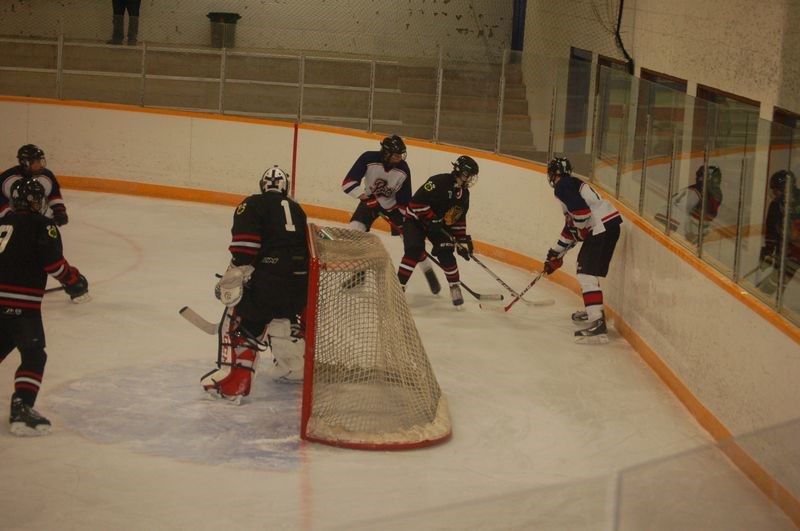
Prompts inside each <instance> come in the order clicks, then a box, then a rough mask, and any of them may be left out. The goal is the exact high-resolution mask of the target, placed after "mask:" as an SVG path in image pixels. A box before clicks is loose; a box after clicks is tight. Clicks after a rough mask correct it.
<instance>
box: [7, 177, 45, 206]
mask: <svg viewBox="0 0 800 531" xmlns="http://www.w3.org/2000/svg"><path fill="white" fill-rule="evenodd" d="M10 194H11V197H10V198H9V203H11V208H12V209H13V210H31V211H33V212H39V211H41V209H42V204H44V186H42V183H40V182H39V181H37V180H36V179H27V178H23V179H19V180H17V181H14V182H13V183H12V184H11V190H10Z"/></svg>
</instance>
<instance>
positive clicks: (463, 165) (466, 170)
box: [452, 155, 478, 188]
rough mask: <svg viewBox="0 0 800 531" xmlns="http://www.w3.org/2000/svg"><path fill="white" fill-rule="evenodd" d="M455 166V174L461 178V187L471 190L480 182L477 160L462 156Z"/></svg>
mask: <svg viewBox="0 0 800 531" xmlns="http://www.w3.org/2000/svg"><path fill="white" fill-rule="evenodd" d="M452 164H453V174H454V175H455V176H456V177H460V178H461V186H463V187H464V188H469V187H470V186H473V185H474V184H475V183H476V182H477V181H478V163H477V162H475V159H473V158H472V157H468V156H466V155H461V156H460V157H458V158H457V159H456V161H455V162H453V163H452Z"/></svg>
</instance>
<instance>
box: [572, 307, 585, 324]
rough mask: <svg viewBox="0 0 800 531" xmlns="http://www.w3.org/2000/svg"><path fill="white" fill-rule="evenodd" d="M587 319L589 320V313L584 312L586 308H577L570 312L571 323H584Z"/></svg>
mask: <svg viewBox="0 0 800 531" xmlns="http://www.w3.org/2000/svg"><path fill="white" fill-rule="evenodd" d="M588 320H589V314H588V313H586V310H578V311H577V312H575V313H573V314H572V322H573V323H585V322H586V321H588Z"/></svg>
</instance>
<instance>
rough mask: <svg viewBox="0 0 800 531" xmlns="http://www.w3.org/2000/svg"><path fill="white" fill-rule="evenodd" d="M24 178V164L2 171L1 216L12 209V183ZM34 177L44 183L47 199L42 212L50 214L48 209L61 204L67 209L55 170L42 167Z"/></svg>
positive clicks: (0, 186)
mask: <svg viewBox="0 0 800 531" xmlns="http://www.w3.org/2000/svg"><path fill="white" fill-rule="evenodd" d="M22 178H24V174H23V168H22V166H14V167H13V168H9V169H7V170H6V171H4V172H3V173H0V218H1V217H3V216H4V215H6V214H7V213H8V211H9V210H10V205H9V202H8V201H9V198H10V197H11V185H12V184H14V183H15V182H17V181H18V180H20V179H22ZM33 178H34V179H36V180H37V181H39V182H40V183H42V186H43V187H44V195H45V197H46V199H47V200H46V201H44V202H43V203H42V214H45V215H48V209H53V208H54V207H55V208H58V207H59V205H61V206H62V207H63V208H64V209H65V211H66V206H65V205H64V198H63V197H61V187H60V186H59V184H58V181H57V180H56V176H55V175H53V172H51V171H50V170H48V169H47V168H42V169H41V170H39V172H38V173H37V174H36V175H34V176H33Z"/></svg>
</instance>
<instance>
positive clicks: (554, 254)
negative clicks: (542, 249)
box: [544, 249, 564, 275]
mask: <svg viewBox="0 0 800 531" xmlns="http://www.w3.org/2000/svg"><path fill="white" fill-rule="evenodd" d="M563 264H564V259H563V258H562V257H561V255H560V253H559V252H558V251H556V250H555V249H550V250H549V251H547V258H545V260H544V274H545V275H552V274H553V273H554V272H555V271H556V269H558V268H559V267H561V266H562V265H563Z"/></svg>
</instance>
